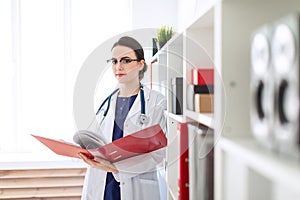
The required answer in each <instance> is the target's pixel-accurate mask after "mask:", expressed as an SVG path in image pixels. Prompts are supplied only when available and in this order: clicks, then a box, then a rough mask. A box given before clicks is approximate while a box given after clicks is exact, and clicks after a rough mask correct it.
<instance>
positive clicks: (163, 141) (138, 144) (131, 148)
mask: <svg viewBox="0 0 300 200" xmlns="http://www.w3.org/2000/svg"><path fill="white" fill-rule="evenodd" d="M32 136H33V137H35V138H36V139H37V140H39V141H40V142H41V143H43V144H44V145H45V146H47V147H48V148H49V149H51V150H52V151H54V152H55V153H56V154H59V155H63V156H69V157H75V158H78V153H83V154H85V155H86V156H88V157H89V158H91V159H93V158H94V157H100V158H103V159H106V160H108V161H110V162H112V163H113V162H117V161H120V160H124V159H126V158H129V157H132V156H136V155H140V154H144V153H149V152H152V151H155V150H158V149H161V148H163V147H165V146H167V138H166V136H165V134H164V132H163V130H162V129H161V127H160V125H159V124H157V125H154V126H151V127H148V128H145V129H142V130H140V131H137V132H135V133H132V134H130V135H127V136H125V137H122V138H120V139H117V140H115V141H113V142H111V143H109V144H106V145H104V146H101V147H99V148H94V149H83V148H81V147H79V146H76V145H73V144H70V143H66V142H63V141H59V140H54V139H50V138H45V137H41V136H36V135H32Z"/></svg>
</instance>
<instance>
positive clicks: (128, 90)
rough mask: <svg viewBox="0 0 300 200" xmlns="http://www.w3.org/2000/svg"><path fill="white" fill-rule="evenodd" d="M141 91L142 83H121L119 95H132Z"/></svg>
mask: <svg viewBox="0 0 300 200" xmlns="http://www.w3.org/2000/svg"><path fill="white" fill-rule="evenodd" d="M139 91H140V83H139V82H137V83H136V82H134V83H126V84H120V90H119V94H118V96H119V97H130V96H133V95H136V94H138V93H139Z"/></svg>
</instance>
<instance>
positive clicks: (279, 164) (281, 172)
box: [217, 137, 300, 191]
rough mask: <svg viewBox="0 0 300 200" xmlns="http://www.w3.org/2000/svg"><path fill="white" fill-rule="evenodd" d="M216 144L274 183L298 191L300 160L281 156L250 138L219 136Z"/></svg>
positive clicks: (299, 184) (299, 185) (299, 189)
mask: <svg viewBox="0 0 300 200" xmlns="http://www.w3.org/2000/svg"><path fill="white" fill-rule="evenodd" d="M217 145H219V146H220V148H221V150H222V151H223V152H225V154H227V155H230V156H235V157H236V158H237V159H238V160H239V161H241V162H243V163H244V164H246V166H247V167H249V168H251V169H253V170H255V171H257V172H259V173H260V174H261V175H263V176H265V177H267V178H268V179H270V180H271V181H272V182H274V183H280V184H282V185H285V186H286V187H287V188H290V189H294V190H295V191H300V162H299V161H298V162H297V161H296V160H292V159H290V158H286V157H282V156H280V155H278V154H276V153H275V152H272V151H270V150H267V149H265V148H263V147H262V146H260V145H258V144H257V142H256V141H255V140H254V139H252V138H248V139H229V138H224V137H223V138H221V139H220V140H219V141H218V143H217Z"/></svg>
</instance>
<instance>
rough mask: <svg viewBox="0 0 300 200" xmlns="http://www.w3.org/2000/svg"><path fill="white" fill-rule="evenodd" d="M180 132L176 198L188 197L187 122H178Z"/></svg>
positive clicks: (181, 199)
mask: <svg viewBox="0 0 300 200" xmlns="http://www.w3.org/2000/svg"><path fill="white" fill-rule="evenodd" d="M178 130H179V134H180V146H179V152H180V157H179V180H178V189H179V194H178V200H185V199H189V163H188V159H189V138H188V123H178Z"/></svg>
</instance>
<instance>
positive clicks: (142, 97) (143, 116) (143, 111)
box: [96, 83, 148, 125]
mask: <svg viewBox="0 0 300 200" xmlns="http://www.w3.org/2000/svg"><path fill="white" fill-rule="evenodd" d="M118 91H119V88H118V89H116V90H114V91H113V92H112V93H111V94H110V95H109V96H108V97H107V98H106V99H105V100H104V101H103V102H102V104H101V105H100V107H99V109H98V110H97V112H96V115H98V114H99V112H100V111H101V109H102V108H103V107H104V105H105V103H106V102H107V107H106V110H105V111H104V113H103V118H102V120H101V122H100V124H102V122H103V120H104V118H105V117H106V115H107V113H108V111H109V107H110V101H111V97H112V96H113V95H114V94H115V93H117V92H118ZM140 101H141V114H140V119H139V122H140V124H141V125H143V124H146V123H148V116H147V115H146V108H145V95H144V87H143V85H142V84H141V83H140Z"/></svg>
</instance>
